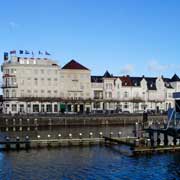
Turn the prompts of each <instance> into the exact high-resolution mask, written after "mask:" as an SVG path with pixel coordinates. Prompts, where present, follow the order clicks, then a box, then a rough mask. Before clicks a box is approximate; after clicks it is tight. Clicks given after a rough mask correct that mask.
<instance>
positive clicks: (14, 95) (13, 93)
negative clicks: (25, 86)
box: [12, 89, 16, 97]
mask: <svg viewBox="0 0 180 180" xmlns="http://www.w3.org/2000/svg"><path fill="white" fill-rule="evenodd" d="M12 97H16V90H14V89H13V90H12Z"/></svg>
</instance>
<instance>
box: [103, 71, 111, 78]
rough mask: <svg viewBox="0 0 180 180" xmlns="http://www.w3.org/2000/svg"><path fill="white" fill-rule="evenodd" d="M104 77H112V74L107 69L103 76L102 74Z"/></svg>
mask: <svg viewBox="0 0 180 180" xmlns="http://www.w3.org/2000/svg"><path fill="white" fill-rule="evenodd" d="M103 77H104V78H111V77H112V75H111V74H110V73H109V72H108V71H106V72H105V73H104V76H103Z"/></svg>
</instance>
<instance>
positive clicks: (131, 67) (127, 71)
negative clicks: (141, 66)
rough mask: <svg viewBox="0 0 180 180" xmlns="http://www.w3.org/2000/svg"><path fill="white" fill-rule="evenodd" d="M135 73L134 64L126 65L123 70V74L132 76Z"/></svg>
mask: <svg viewBox="0 0 180 180" xmlns="http://www.w3.org/2000/svg"><path fill="white" fill-rule="evenodd" d="M133 71H134V65H133V64H126V65H125V66H124V67H122V68H121V73H122V74H131V73H132V72H133Z"/></svg>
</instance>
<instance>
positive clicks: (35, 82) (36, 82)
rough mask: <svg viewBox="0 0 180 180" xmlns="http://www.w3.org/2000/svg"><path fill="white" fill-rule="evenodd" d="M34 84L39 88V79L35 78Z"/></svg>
mask: <svg viewBox="0 0 180 180" xmlns="http://www.w3.org/2000/svg"><path fill="white" fill-rule="evenodd" d="M34 84H35V85H36V86H37V85H38V79H37V78H34Z"/></svg>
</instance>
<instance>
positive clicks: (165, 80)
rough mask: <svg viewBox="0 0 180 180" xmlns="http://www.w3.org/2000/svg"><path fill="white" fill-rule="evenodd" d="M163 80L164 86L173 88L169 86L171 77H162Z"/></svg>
mask: <svg viewBox="0 0 180 180" xmlns="http://www.w3.org/2000/svg"><path fill="white" fill-rule="evenodd" d="M163 81H164V85H165V87H166V88H171V89H172V88H173V87H172V86H171V79H169V78H164V77H163Z"/></svg>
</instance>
